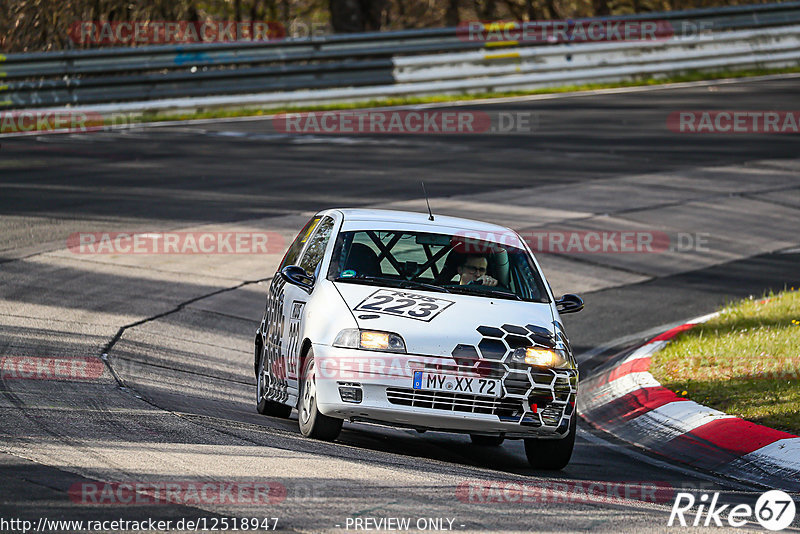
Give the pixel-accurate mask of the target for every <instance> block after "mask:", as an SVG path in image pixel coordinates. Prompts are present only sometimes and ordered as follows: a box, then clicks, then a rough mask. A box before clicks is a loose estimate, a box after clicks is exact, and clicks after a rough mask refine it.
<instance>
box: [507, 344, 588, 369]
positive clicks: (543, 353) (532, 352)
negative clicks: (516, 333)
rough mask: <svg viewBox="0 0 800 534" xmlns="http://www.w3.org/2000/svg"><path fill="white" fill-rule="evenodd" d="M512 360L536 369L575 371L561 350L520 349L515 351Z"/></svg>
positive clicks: (541, 348)
mask: <svg viewBox="0 0 800 534" xmlns="http://www.w3.org/2000/svg"><path fill="white" fill-rule="evenodd" d="M511 359H512V360H513V361H515V362H519V363H523V362H524V363H527V364H528V365H532V366H534V367H549V368H553V369H574V366H573V365H572V362H570V361H569V360H568V359H567V357H566V353H564V351H561V350H555V349H548V348H546V347H520V348H518V349H516V350H515V351H514V354H513V355H512V356H511Z"/></svg>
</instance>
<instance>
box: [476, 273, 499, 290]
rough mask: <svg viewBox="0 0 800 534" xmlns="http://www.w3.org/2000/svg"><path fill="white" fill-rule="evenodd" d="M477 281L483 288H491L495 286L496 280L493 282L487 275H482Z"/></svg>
mask: <svg viewBox="0 0 800 534" xmlns="http://www.w3.org/2000/svg"><path fill="white" fill-rule="evenodd" d="M478 280H480V281H481V282H482V283H483V285H485V286H489V287H493V286H496V285H497V280H495V279H494V278H492V277H491V276H489V275H488V274H484V275H483V276H481V277H480V278H478Z"/></svg>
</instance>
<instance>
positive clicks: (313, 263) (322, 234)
mask: <svg viewBox="0 0 800 534" xmlns="http://www.w3.org/2000/svg"><path fill="white" fill-rule="evenodd" d="M333 225H334V221H333V219H332V218H331V217H325V218H324V219H322V221H320V222H319V224H317V229H316V231H315V232H314V235H313V236H311V239H310V240H309V241H308V246H306V249H305V252H303V257H302V258H301V259H300V263H299V264H298V265H300V267H302V268H303V269H304V270H305V271H306V272H307V273H314V275H315V276H316V275H318V274H319V273H317V269H318V267H319V265H320V263H322V258H323V256H325V248H326V247H327V245H328V241H329V240H330V237H331V232H332V231H333Z"/></svg>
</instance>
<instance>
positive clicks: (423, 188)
mask: <svg viewBox="0 0 800 534" xmlns="http://www.w3.org/2000/svg"><path fill="white" fill-rule="evenodd" d="M419 183H421V184H422V194H423V195H425V204H427V205H428V220H429V221H432V220H433V212H432V211H431V203H430V202H429V201H428V192H427V191H425V182H423V181H422V180H420V181H419Z"/></svg>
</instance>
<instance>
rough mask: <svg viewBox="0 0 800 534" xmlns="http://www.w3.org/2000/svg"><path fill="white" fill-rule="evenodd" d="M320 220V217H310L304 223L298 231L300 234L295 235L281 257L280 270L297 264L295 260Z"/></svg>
mask: <svg viewBox="0 0 800 534" xmlns="http://www.w3.org/2000/svg"><path fill="white" fill-rule="evenodd" d="M320 219H322V217H312V218H311V220H310V221H308V222H307V223H306V225H305V226H304V227H303V229H302V230H300V233H299V234H297V237H295V238H294V241H293V242H292V244H291V245H290V246H289V250H287V251H286V254H285V255H284V256H283V261H282V262H281V266H280V269H283V268H284V267H286V266H287V265H295V264H296V263H297V258H298V257H299V256H300V253H301V252H302V251H303V247H304V246H305V244H306V242H307V241H308V238H309V237H311V232H313V231H314V229H315V228H316V227H317V225H318V224H319V221H320ZM280 269H279V270H280Z"/></svg>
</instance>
